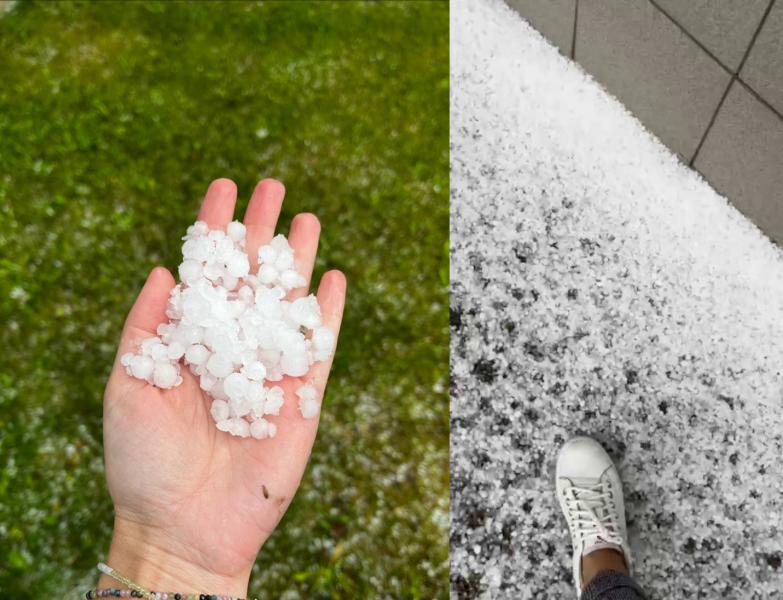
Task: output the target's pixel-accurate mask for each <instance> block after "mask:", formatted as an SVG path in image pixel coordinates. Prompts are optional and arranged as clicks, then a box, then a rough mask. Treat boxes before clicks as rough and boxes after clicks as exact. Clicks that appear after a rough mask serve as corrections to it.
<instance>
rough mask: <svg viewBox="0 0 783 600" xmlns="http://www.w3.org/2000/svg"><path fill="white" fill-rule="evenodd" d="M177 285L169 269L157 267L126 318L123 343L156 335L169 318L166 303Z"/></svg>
mask: <svg viewBox="0 0 783 600" xmlns="http://www.w3.org/2000/svg"><path fill="white" fill-rule="evenodd" d="M175 285H176V282H175V281H174V277H172V275H171V273H169V271H168V269H164V268H163V267H155V268H154V269H152V271H151V272H150V274H149V276H148V277H147V281H146V283H145V284H144V287H143V288H141V292H140V293H139V297H138V298H136V302H135V303H134V304H133V307H132V308H131V309H130V312H129V313H128V318H127V319H125V328H124V329H123V334H122V344H121V346H122V345H127V344H128V343H130V342H132V340H133V339H136V338H143V337H149V336H151V335H155V333H156V331H155V330H156V329H157V328H158V325H160V324H161V323H163V322H164V321H166V320H167V318H166V304H167V303H168V299H169V293H170V292H171V288H173V287H174V286H175Z"/></svg>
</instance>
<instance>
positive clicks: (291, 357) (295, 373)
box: [280, 353, 310, 377]
mask: <svg viewBox="0 0 783 600" xmlns="http://www.w3.org/2000/svg"><path fill="white" fill-rule="evenodd" d="M309 368H310V362H309V361H308V360H307V355H306V354H304V353H296V354H283V358H282V359H281V360H280V369H281V370H282V371H283V374H284V375H290V376H291V377H301V376H302V375H304V374H305V373H307V370H308V369H309Z"/></svg>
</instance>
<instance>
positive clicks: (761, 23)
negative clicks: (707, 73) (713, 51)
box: [649, 0, 780, 167]
mask: <svg viewBox="0 0 783 600" xmlns="http://www.w3.org/2000/svg"><path fill="white" fill-rule="evenodd" d="M649 1H650V3H651V4H652V5H653V6H655V7H656V8H658V10H661V9H660V8H659V7H658V6H657V5H656V3H655V1H654V0H649ZM774 4H775V0H769V4H767V8H766V10H765V11H764V14H763V15H762V16H761V20H760V21H759V24H758V26H757V27H756V31H754V32H753V37H752V38H751V39H750V43H749V44H748V47H747V48H745V53H744V54H743V55H742V60H741V61H740V63H739V66H738V67H737V70H736V71H734V72H732V74H731V79H730V80H729V83H728V85H727V86H726V89H725V90H724V91H723V96H721V99H720V101H719V102H718V105H717V106H716V107H715V112H713V113H712V117H710V121H709V123H707V127H706V129H705V130H704V134H703V135H702V136H701V139H700V140H699V144H698V145H697V146H696V150H694V152H693V156H692V157H691V159H690V161H688V166H689V167H693V164H694V163H695V162H696V159H697V158H698V156H699V152H700V151H701V148H702V146H703V145H704V142H705V141H706V140H707V136H708V135H709V134H710V131H711V130H712V126H713V125H714V124H715V121H716V120H717V118H718V113H719V112H720V109H721V107H722V106H723V102H724V101H725V100H726V96H728V95H729V90H730V89H731V86H732V85H734V82H735V81H738V82H739V83H740V84H741V85H743V86H745V87H746V88H747V89H750V86H748V85H747V84H745V82H743V81H742V79H740V77H739V74H740V72H741V71H742V67H744V66H745V62H746V61H747V60H748V56H750V51H751V50H752V49H753V45H754V44H755V43H756V38H758V36H759V33H761V29H762V28H763V27H764V23H765V22H766V20H767V17H768V16H769V13H770V11H771V10H772V6H773V5H774ZM662 12H663V11H662ZM664 14H666V13H664ZM667 16H668V15H667ZM669 18H670V19H671V17H669ZM678 25H679V24H678ZM680 29H682V31H685V32H686V33H688V32H687V30H686V29H685V28H684V27H682V26H680ZM688 36H689V37H690V38H691V39H693V40H694V41H696V38H694V37H693V36H692V35H691V34H690V33H688ZM699 46H701V44H699ZM720 64H721V66H723V64H722V63H720ZM724 68H725V66H724ZM753 91H754V96H756V97H757V98H759V99H760V98H761V96H760V95H758V94H756V93H755V90H753ZM764 104H765V105H767V106H769V104H768V103H767V102H766V101H764ZM769 107H770V108H772V107H771V106H769ZM773 112H774V113H775V114H776V115H778V116H780V115H779V113H778V112H777V111H776V110H773Z"/></svg>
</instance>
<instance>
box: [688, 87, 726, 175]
mask: <svg viewBox="0 0 783 600" xmlns="http://www.w3.org/2000/svg"><path fill="white" fill-rule="evenodd" d="M736 79H737V77H736V75H732V76H731V78H729V83H728V85H727V86H726V89H725V90H723V95H722V96H721V97H720V100H719V101H718V105H717V106H716V107H715V110H714V111H713V113H712V116H711V117H710V120H709V122H708V123H707V127H706V128H705V129H704V133H703V134H702V136H701V139H700V140H699V143H698V144H697V146H696V149H695V150H694V151H693V156H691V159H690V160H689V161H688V166H689V167H692V166H693V163H695V162H696V157H697V156H698V155H699V151H700V150H701V147H702V146H703V145H704V142H705V141H706V139H707V135H708V134H709V133H710V130H712V126H713V125H714V124H715V120H716V119H717V118H718V113H719V112H720V109H721V107H722V106H723V102H724V101H725V100H726V96H728V95H729V90H730V89H731V86H732V85H734V81H735V80H736Z"/></svg>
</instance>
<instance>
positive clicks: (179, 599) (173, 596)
mask: <svg viewBox="0 0 783 600" xmlns="http://www.w3.org/2000/svg"><path fill="white" fill-rule="evenodd" d="M148 593H149V596H144V595H142V593H141V592H137V591H136V590H121V589H119V588H103V589H100V588H95V589H94V590H88V591H87V593H86V594H84V597H85V598H86V599H87V600H95V598H145V597H147V598H150V599H151V600H243V599H242V598H239V597H237V596H222V595H219V594H179V593H176V592H153V591H152V590H150V591H149V592H148Z"/></svg>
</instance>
